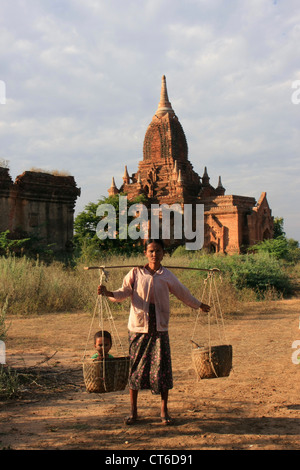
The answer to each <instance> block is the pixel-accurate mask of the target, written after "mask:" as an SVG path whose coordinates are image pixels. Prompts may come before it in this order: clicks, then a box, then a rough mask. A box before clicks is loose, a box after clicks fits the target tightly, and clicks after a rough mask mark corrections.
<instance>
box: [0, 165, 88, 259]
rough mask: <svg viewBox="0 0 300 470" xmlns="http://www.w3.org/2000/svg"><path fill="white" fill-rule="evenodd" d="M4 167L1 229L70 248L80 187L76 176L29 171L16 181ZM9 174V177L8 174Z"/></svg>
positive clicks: (55, 247)
mask: <svg viewBox="0 0 300 470" xmlns="http://www.w3.org/2000/svg"><path fill="white" fill-rule="evenodd" d="M1 170H3V169H0V210H1V212H0V230H1V231H5V230H10V232H11V233H17V232H20V233H21V234H24V236H26V234H27V235H29V236H30V235H35V236H37V237H38V239H39V240H40V242H41V243H42V244H45V245H52V246H51V248H52V249H53V250H54V251H61V250H66V249H68V247H69V245H70V242H71V240H72V238H73V222H74V208H75V202H76V199H77V197H79V196H80V189H79V188H77V186H76V183H75V180H74V178H73V177H72V176H57V175H51V174H48V173H42V172H32V171H25V172H24V173H23V174H22V175H19V176H18V177H17V178H16V181H15V182H13V181H12V180H11V179H10V180H8V178H7V174H8V172H6V173H7V174H6V175H5V174H4V173H3V172H2V179H1ZM4 176H5V177H4Z"/></svg>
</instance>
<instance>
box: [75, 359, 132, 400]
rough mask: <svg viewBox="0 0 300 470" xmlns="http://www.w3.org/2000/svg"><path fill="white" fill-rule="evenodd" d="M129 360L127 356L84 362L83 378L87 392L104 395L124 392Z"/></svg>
mask: <svg viewBox="0 0 300 470" xmlns="http://www.w3.org/2000/svg"><path fill="white" fill-rule="evenodd" d="M129 359H130V358H129V356H127V357H113V358H108V359H105V361H91V360H89V361H86V362H84V363H83V378H84V383H85V387H86V390H87V392H96V393H105V392H116V391H118V390H124V389H125V387H126V385H127V382H128V374H129ZM104 366H105V368H104Z"/></svg>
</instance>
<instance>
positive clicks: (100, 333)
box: [94, 330, 112, 344]
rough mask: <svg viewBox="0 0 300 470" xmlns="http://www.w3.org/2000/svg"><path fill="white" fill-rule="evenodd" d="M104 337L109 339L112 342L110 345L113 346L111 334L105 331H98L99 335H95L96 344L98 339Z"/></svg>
mask: <svg viewBox="0 0 300 470" xmlns="http://www.w3.org/2000/svg"><path fill="white" fill-rule="evenodd" d="M102 337H104V338H108V339H109V341H110V344H112V339H111V334H110V333H109V331H105V330H103V331H97V333H95V335H94V342H95V343H96V339H97V338H102Z"/></svg>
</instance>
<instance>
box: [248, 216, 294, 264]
mask: <svg viewBox="0 0 300 470" xmlns="http://www.w3.org/2000/svg"><path fill="white" fill-rule="evenodd" d="M283 222H284V221H283V218H282V217H277V218H275V219H274V238H273V239H270V240H264V241H262V242H259V243H257V244H256V245H253V246H251V247H250V248H249V250H248V251H250V252H254V253H269V254H270V255H272V256H274V257H275V258H276V259H278V260H279V259H280V260H284V261H286V262H287V263H290V264H296V263H298V262H299V261H300V248H299V243H298V242H297V241H296V240H293V239H292V238H286V235H285V232H284V230H283Z"/></svg>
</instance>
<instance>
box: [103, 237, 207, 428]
mask: <svg viewBox="0 0 300 470" xmlns="http://www.w3.org/2000/svg"><path fill="white" fill-rule="evenodd" d="M145 256H146V258H147V259H148V263H147V264H146V265H145V266H144V267H142V268H140V267H135V268H133V269H131V271H130V272H129V273H128V274H127V275H126V276H125V278H124V280H123V284H122V287H121V288H120V289H118V290H116V291H113V292H111V291H108V290H107V289H106V287H105V286H103V285H100V286H99V287H98V294H99V295H100V294H101V295H106V296H107V297H108V298H109V299H110V300H111V301H113V302H121V301H122V300H124V299H126V298H127V297H129V296H131V307H130V314H129V320H128V330H129V354H130V372H129V390H130V403H131V414H130V416H129V417H128V418H126V420H125V423H126V424H134V423H135V422H136V420H137V417H138V413H137V398H138V390H141V389H150V390H151V391H152V393H155V394H160V395H161V415H160V416H161V421H162V423H163V424H166V425H169V424H171V423H172V420H171V418H170V416H169V413H168V395H169V390H170V389H171V388H173V378H172V366H171V353H170V345H169V335H168V325H169V316H170V306H169V294H170V293H172V294H174V295H175V296H176V297H177V298H178V299H179V300H181V301H182V302H183V303H185V304H186V305H188V306H189V307H191V308H194V309H198V308H201V310H203V311H204V312H208V311H209V310H210V307H209V306H208V305H206V304H203V303H202V302H200V301H199V300H197V299H196V298H195V297H193V296H192V294H191V293H190V291H189V290H188V289H187V288H186V287H185V286H184V285H183V284H182V283H181V282H180V281H179V280H178V279H177V277H176V276H175V275H174V274H173V273H172V272H171V271H169V270H168V269H166V268H164V267H163V266H162V265H161V261H162V259H163V256H164V244H163V242H162V240H153V239H150V240H147V242H146V244H145Z"/></svg>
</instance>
